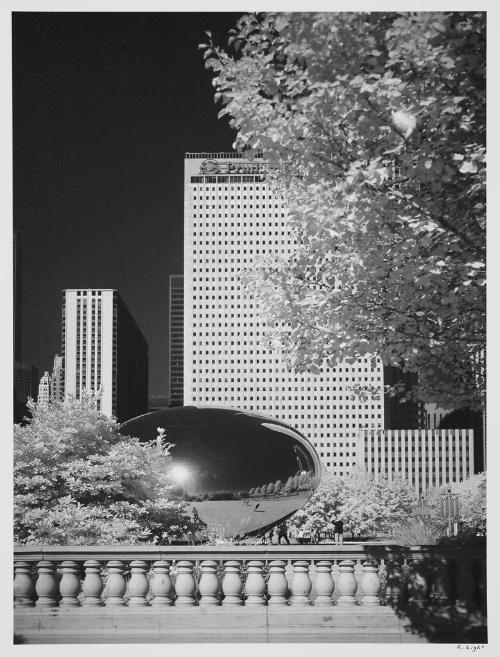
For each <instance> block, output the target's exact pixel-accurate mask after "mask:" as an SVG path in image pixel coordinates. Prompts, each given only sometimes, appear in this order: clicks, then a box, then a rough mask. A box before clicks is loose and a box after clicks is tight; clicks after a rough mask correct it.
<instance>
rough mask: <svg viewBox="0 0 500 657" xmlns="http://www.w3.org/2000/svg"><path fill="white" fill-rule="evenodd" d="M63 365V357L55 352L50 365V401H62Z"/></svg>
mask: <svg viewBox="0 0 500 657" xmlns="http://www.w3.org/2000/svg"><path fill="white" fill-rule="evenodd" d="M63 376H64V366H63V358H62V356H59V354H56V355H55V356H54V365H53V367H52V389H51V401H62V400H63V399H64V378H63Z"/></svg>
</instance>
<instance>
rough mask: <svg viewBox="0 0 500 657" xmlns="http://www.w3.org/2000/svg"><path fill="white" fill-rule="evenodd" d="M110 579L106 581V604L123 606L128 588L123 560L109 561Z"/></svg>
mask: <svg viewBox="0 0 500 657" xmlns="http://www.w3.org/2000/svg"><path fill="white" fill-rule="evenodd" d="M107 565H108V579H107V581H106V589H105V594H107V597H106V605H108V606H114V607H116V606H123V605H124V604H125V600H124V599H123V596H124V595H125V591H126V590H127V583H126V582H125V575H124V570H125V564H124V563H123V561H116V560H113V561H108V564H107Z"/></svg>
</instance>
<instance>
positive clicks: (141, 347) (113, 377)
mask: <svg viewBox="0 0 500 657" xmlns="http://www.w3.org/2000/svg"><path fill="white" fill-rule="evenodd" d="M62 357H63V362H64V395H65V397H68V396H69V395H73V396H74V397H76V398H77V399H79V398H80V397H81V394H82V391H84V390H89V391H93V392H94V393H98V392H99V395H98V396H97V402H96V403H97V408H98V409H99V410H100V411H102V413H104V414H105V415H107V416H108V417H110V416H112V415H113V416H115V417H117V418H118V420H119V421H120V422H124V421H125V420H127V419H129V418H131V417H135V416H136V415H141V414H142V413H146V412H147V409H148V345H147V343H146V340H145V339H144V336H143V335H142V333H141V331H140V329H139V328H138V326H137V324H136V323H135V320H134V318H133V317H132V315H131V314H130V313H129V311H128V309H127V307H126V306H125V304H124V303H123V301H122V299H121V298H120V296H119V294H118V292H117V291H116V290H88V289H79V290H64V297H63V323H62Z"/></svg>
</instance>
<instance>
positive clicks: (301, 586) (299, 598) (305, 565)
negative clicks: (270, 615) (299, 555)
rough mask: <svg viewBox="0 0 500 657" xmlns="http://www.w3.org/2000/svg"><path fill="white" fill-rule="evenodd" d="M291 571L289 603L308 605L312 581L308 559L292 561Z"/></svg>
mask: <svg viewBox="0 0 500 657" xmlns="http://www.w3.org/2000/svg"><path fill="white" fill-rule="evenodd" d="M293 573H294V574H293V580H292V587H291V588H292V597H291V598H290V604H292V605H309V604H310V601H309V594H310V593H311V589H312V582H311V578H310V576H309V561H294V562H293Z"/></svg>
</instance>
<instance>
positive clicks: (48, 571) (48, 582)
mask: <svg viewBox="0 0 500 657" xmlns="http://www.w3.org/2000/svg"><path fill="white" fill-rule="evenodd" d="M37 567H38V579H37V581H36V585H35V590H36V592H37V595H38V600H37V601H36V604H37V606H40V607H55V606H57V588H58V587H57V579H56V564H55V563H54V562H53V561H39V562H38V563H37Z"/></svg>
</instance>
